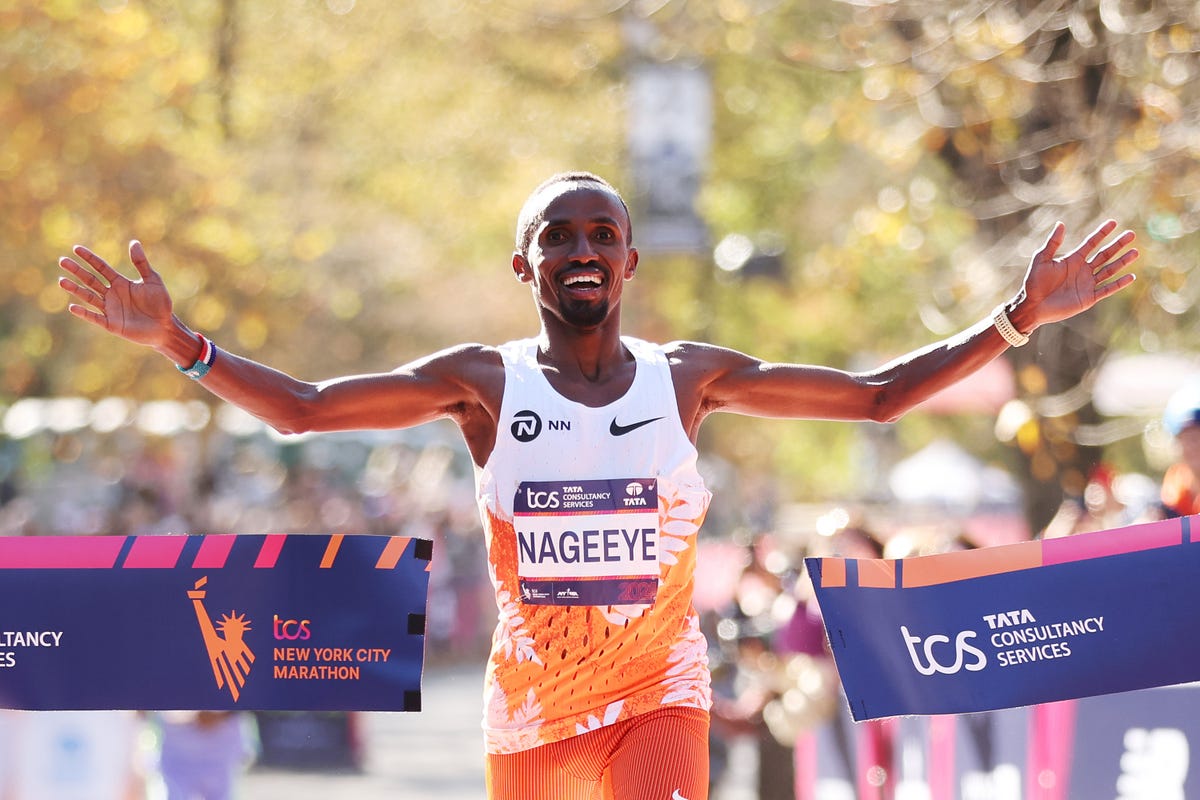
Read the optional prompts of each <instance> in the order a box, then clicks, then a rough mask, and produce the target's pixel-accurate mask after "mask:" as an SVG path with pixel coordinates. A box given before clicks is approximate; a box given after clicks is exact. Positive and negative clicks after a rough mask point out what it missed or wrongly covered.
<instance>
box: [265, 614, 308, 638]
mask: <svg viewBox="0 0 1200 800" xmlns="http://www.w3.org/2000/svg"><path fill="white" fill-rule="evenodd" d="M311 624H312V621H311V620H307V619H300V620H296V619H280V618H279V615H278V614H276V615H275V620H274V633H275V638H276V639H285V640H287V641H289V642H294V641H296V640H297V639H311V638H312V629H311V628H310V627H309V625H311Z"/></svg>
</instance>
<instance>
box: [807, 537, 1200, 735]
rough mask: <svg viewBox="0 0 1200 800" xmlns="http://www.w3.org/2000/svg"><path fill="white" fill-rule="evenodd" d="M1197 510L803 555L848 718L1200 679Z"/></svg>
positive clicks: (997, 705)
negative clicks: (904, 550) (968, 544)
mask: <svg viewBox="0 0 1200 800" xmlns="http://www.w3.org/2000/svg"><path fill="white" fill-rule="evenodd" d="M1196 519H1197V518H1196V517H1184V518H1182V519H1173V520H1165V521H1161V522H1154V523H1148V524H1144V525H1135V526H1129V527H1126V528H1119V529H1115V530H1109V531H1098V532H1095V533H1087V534H1079V535H1077V536H1071V537H1066V538H1062V539H1050V540H1039V541H1031V542H1022V543H1020V544H1015V545H1008V546H1004V547H995V548H985V549H981V550H970V551H963V552H955V553H945V554H940V555H934V556H923V557H917V558H910V559H838V558H822V559H808V560H807V562H806V566H807V568H808V570H809V574H810V576H811V577H812V580H813V584H814V586H815V587H816V592H817V599H818V602H819V604H820V608H821V613H822V615H823V616H824V619H825V628H826V633H827V635H828V637H829V643H830V647H831V649H832V651H833V655H834V659H835V660H836V662H837V667H838V672H839V674H840V677H841V680H842V684H843V687H844V689H845V692H846V697H847V700H848V702H849V706H850V711H851V714H852V716H853V718H854V719H855V720H867V719H878V718H883V717H893V716H901V715H914V714H960V713H966V712H978V711H990V710H995V709H1002V708H1015V707H1020V706H1028V705H1034V704H1038V703H1049V702H1052V701H1057V700H1067V699H1072V698H1081V697H1091V696H1096V695H1105V694H1112V693H1116V692H1128V691H1132V690H1135V689H1144V688H1150V687H1156V686H1169V685H1174V684H1181V683H1187V682H1191V681H1196V680H1198V679H1200V636H1197V635H1196V632H1197V625H1196V622H1195V611H1194V609H1195V607H1196V605H1197V602H1198V601H1200V582H1197V580H1196V576H1197V575H1200V541H1198V538H1200V526H1198V525H1196V524H1195V521H1196Z"/></svg>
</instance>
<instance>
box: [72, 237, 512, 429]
mask: <svg viewBox="0 0 1200 800" xmlns="http://www.w3.org/2000/svg"><path fill="white" fill-rule="evenodd" d="M74 255H75V256H76V258H77V259H78V261H77V260H75V259H74V258H62V259H60V260H59V265H60V266H61V267H62V268H63V269H64V270H65V271H66V272H67V273H69V274H70V276H71V277H70V278H68V277H63V278H60V280H59V285H60V286H61V287H62V288H63V289H64V290H65V291H66V292H67V293H68V294H70V295H71V296H72V298H73V299H74V300H75V302H73V303H71V304H70V305H69V306H68V310H69V311H70V312H71V313H72V314H73V315H75V316H76V317H79V318H80V319H83V320H86V321H87V322H90V323H92V324H94V325H96V326H98V327H100V328H103V329H104V330H106V331H108V332H109V333H112V334H114V335H116V336H119V337H121V338H123V339H126V340H128V341H130V342H134V343H136V344H141V345H144V346H147V347H151V348H153V349H154V350H156V351H157V352H159V353H161V354H162V355H164V356H166V357H167V358H169V359H170V360H171V361H173V362H174V363H175V364H177V365H178V366H180V367H182V368H186V367H189V366H191V365H193V364H194V363H195V362H196V360H197V359H198V358H199V356H200V354H201V352H202V351H203V349H204V344H203V340H202V339H201V338H200V337H198V336H197V335H196V334H195V333H194V332H192V331H191V330H190V329H189V328H188V327H187V326H186V325H185V324H184V323H183V322H182V321H181V320H180V319H179V318H178V317H177V316H176V315H175V314H174V312H173V310H172V308H173V306H172V301H171V296H170V293H169V292H168V291H167V288H166V286H165V284H164V283H163V280H162V277H161V276H160V275H159V274H158V272H157V271H155V270H154V268H153V267H151V266H150V262H149V260H148V259H147V258H146V253H145V250H144V249H143V248H142V245H141V244H140V243H139V242H137V241H134V242H132V243H131V244H130V246H129V256H130V259H131V260H132V262H133V265H134V267H135V268H136V269H137V272H138V276H139V278H138V280H130V279H129V278H127V277H126V276H124V275H122V274H121V273H120V272H119V271H118V270H116V269H114V268H113V267H111V266H110V265H109V264H108V262H106V261H105V260H104V259H102V258H101V257H100V256H98V255H96V254H95V253H93V252H92V251H91V250H89V249H88V248H86V247H82V246H77V247H75V248H74ZM81 262H82V263H81ZM85 265H86V266H85ZM498 365H499V358H498V357H495V356H494V354H493V353H491V352H490V351H489V350H488V349H487V348H483V347H480V346H463V347H458V348H454V349H451V350H446V351H443V352H441V353H437V354H434V355H432V356H429V357H427V358H425V359H421V360H419V361H415V362H412V363H411V364H408V365H405V366H403V367H400V368H399V369H397V370H395V371H394V372H390V373H380V374H374V375H356V376H350V377H345V378H339V379H336V380H331V381H325V382H322V383H310V382H307V381H301V380H297V379H296V378H293V377H291V376H290V375H286V374H285V373H283V372H280V371H278V370H276V369H272V368H271V367H268V366H265V365H263V364H259V363H257V362H255V361H252V360H250V359H248V358H244V357H241V356H237V355H234V354H232V353H229V352H227V351H225V350H220V351H219V353H218V354H217V356H216V358H215V360H214V363H213V364H212V367H211V369H210V370H209V372H208V374H207V375H205V376H204V377H203V379H202V380H201V381H200V384H201V385H202V386H203V387H204V388H205V389H207V390H209V391H211V392H212V393H213V394H215V395H217V396H218V397H221V398H222V399H224V400H227V401H229V402H230V403H233V404H234V405H236V406H238V407H240V408H243V409H245V410H246V411H248V412H249V413H251V414H253V415H255V416H256V417H258V418H260V419H262V420H263V421H264V422H266V423H268V424H269V425H271V426H273V427H274V428H276V429H278V430H280V431H284V432H300V431H310V430H325V431H328V430H349V429H383V428H401V427H408V426H411V425H417V424H420V423H422V422H427V421H429V420H433V419H437V418H441V417H451V418H454V419H455V420H456V421H457V422H459V424H460V426H461V427H463V429H464V433H466V434H468V443H469V444H471V441H470V434H471V432H472V430H473V428H472V426H478V425H479V422H480V421H481V420H486V419H488V418H489V414H488V413H487V412H488V411H489V410H490V406H491V403H492V401H491V398H492V396H493V395H496V396H498V394H497V387H496V385H495V380H496V379H497V367H498ZM499 369H500V373H499V374H500V375H501V376H502V367H500V368H499ZM500 386H502V384H500ZM496 402H498V400H497V401H496ZM483 427H484V428H486V425H485V426H483ZM485 435H486V431H485Z"/></svg>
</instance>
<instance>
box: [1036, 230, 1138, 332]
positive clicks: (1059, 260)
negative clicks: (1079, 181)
mask: <svg viewBox="0 0 1200 800" xmlns="http://www.w3.org/2000/svg"><path fill="white" fill-rule="evenodd" d="M1116 226H1117V223H1116V222H1114V221H1113V220H1108V221H1107V222H1105V223H1103V224H1101V225H1100V226H1099V227H1098V228H1096V230H1094V231H1092V233H1091V234H1089V235H1088V236H1087V238H1085V239H1084V240H1083V241H1082V242H1080V243H1079V246H1078V247H1076V248H1075V249H1074V250H1072V251H1071V252H1070V253H1067V254H1066V255H1063V256H1059V255H1058V249H1059V248H1060V247H1061V246H1062V242H1063V236H1064V232H1065V228H1064V226H1063V224H1062V223H1061V222H1059V223H1057V224H1055V226H1054V228H1053V230H1051V231H1050V236H1049V237H1048V238H1047V239H1046V243H1045V245H1043V246H1042V249H1041V250H1039V251H1038V252H1037V253H1035V254H1034V256H1033V258H1032V260H1031V261H1030V264H1029V271H1028V272H1027V273H1026V275H1025V284H1024V291H1025V294H1026V296H1027V297H1028V298H1029V299H1030V300H1031V301H1033V302H1034V303H1035V305H1036V307H1037V309H1038V318H1039V319H1038V322H1039V324H1046V323H1050V322H1057V321H1058V320H1062V319H1066V318H1067V317H1071V316H1074V315H1075V314H1078V313H1080V312H1081V311H1085V310H1087V309H1089V308H1091V307H1092V306H1094V305H1096V303H1098V302H1100V301H1101V300H1103V299H1104V298H1105V297H1108V296H1109V295H1111V294H1113V293H1114V292H1118V291H1120V290H1121V289H1123V288H1125V287H1126V286H1128V285H1129V284H1130V283H1132V282H1133V277H1134V276H1133V275H1131V274H1128V273H1126V274H1120V273H1121V271H1122V270H1123V269H1124V268H1125V267H1126V266H1128V265H1129V264H1131V263H1133V261H1134V260H1135V259H1136V258H1137V257H1138V252H1137V250H1133V249H1126V248H1128V247H1129V245H1130V244H1131V243H1132V242H1133V239H1134V234H1133V232H1132V231H1125V232H1124V233H1122V234H1121V235H1120V236H1118V237H1117V238H1115V239H1113V240H1112V241H1111V242H1109V243H1108V244H1107V245H1104V246H1103V247H1101V246H1100V244H1101V242H1103V241H1104V239H1105V237H1107V236H1108V235H1109V234H1111V233H1112V232H1113V230H1114V229H1115V228H1116ZM1123 250H1124V252H1121V251H1123ZM1118 254H1119V255H1118Z"/></svg>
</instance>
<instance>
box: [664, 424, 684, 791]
mask: <svg viewBox="0 0 1200 800" xmlns="http://www.w3.org/2000/svg"><path fill="white" fill-rule="evenodd" d="M659 419H662V417H659ZM671 800H688V799H687V798H686V797H684V796H683V795H681V794H680V793H679V790H678V789H676V790H675V791H673V792H671Z"/></svg>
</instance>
